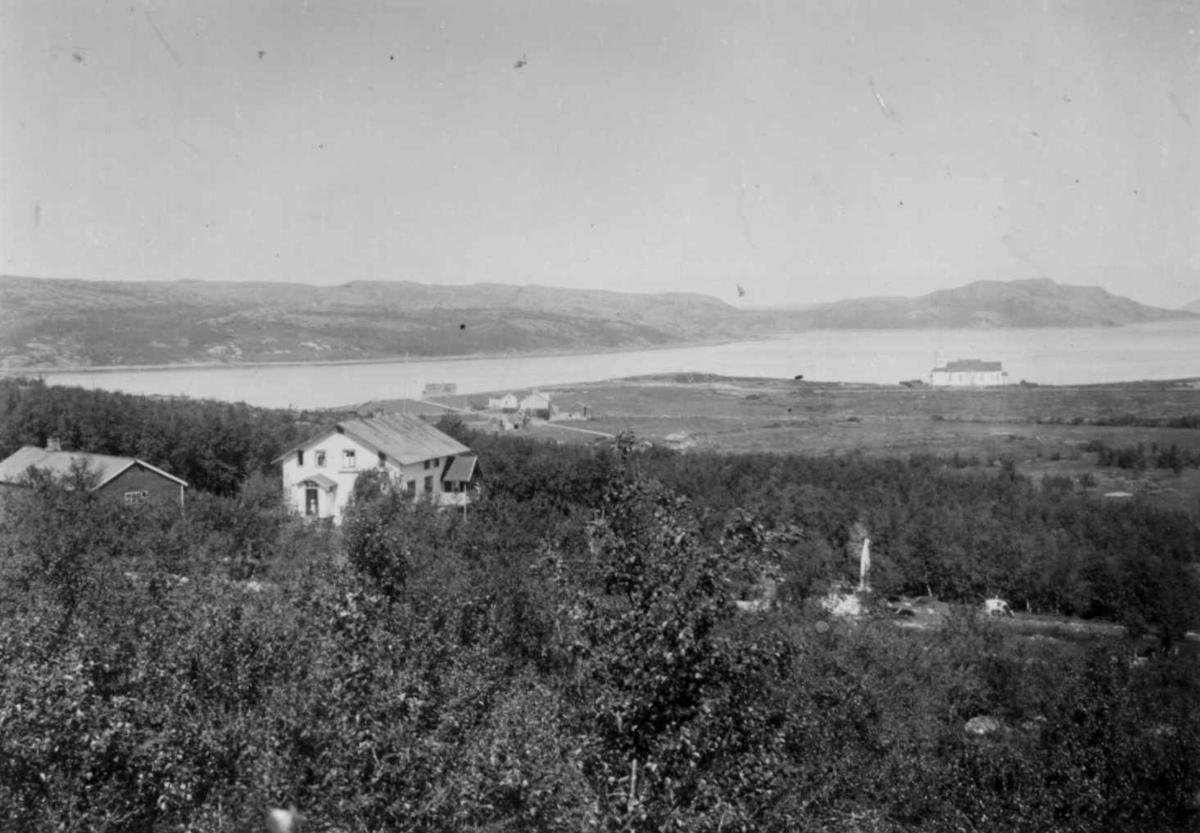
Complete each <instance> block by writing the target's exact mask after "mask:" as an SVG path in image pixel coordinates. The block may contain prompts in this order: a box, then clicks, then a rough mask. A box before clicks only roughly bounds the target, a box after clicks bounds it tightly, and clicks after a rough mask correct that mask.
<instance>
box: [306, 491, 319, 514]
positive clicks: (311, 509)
mask: <svg viewBox="0 0 1200 833" xmlns="http://www.w3.org/2000/svg"><path fill="white" fill-rule="evenodd" d="M317 494H318V492H317V490H316V489H314V488H312V487H309V488H307V489H305V490H304V514H305V515H309V516H310V517H316V514H317Z"/></svg>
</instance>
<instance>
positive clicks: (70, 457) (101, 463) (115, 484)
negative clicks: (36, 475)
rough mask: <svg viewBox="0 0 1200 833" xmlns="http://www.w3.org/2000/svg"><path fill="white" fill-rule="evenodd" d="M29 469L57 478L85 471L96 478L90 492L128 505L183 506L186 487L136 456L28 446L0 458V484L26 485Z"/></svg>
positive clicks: (176, 478)
mask: <svg viewBox="0 0 1200 833" xmlns="http://www.w3.org/2000/svg"><path fill="white" fill-rule="evenodd" d="M30 469H34V470H36V471H40V472H46V473H48V474H50V475H53V476H55V477H58V478H71V477H73V476H74V475H75V474H76V473H78V472H81V471H83V472H86V473H87V474H88V475H90V476H91V477H94V478H95V485H93V486H92V487H91V490H92V492H94V493H96V494H101V495H106V496H112V497H113V498H114V499H116V500H119V501H120V502H121V503H124V504H126V505H130V506H133V505H138V504H142V503H147V502H149V501H156V500H162V501H172V502H175V501H178V503H179V505H180V506H183V502H184V492H185V490H186V489H187V488H188V484H187V483H186V482H184V481H183V480H181V479H180V478H178V477H176V476H175V475H173V474H168V473H167V472H165V471H163V470H162V469H160V468H158V467H156V466H152V465H150V464H149V463H147V462H146V461H144V460H139V459H137V458H135V457H115V456H112V455H109V454H89V453H87V452H83V451H62V450H60V449H59V448H57V446H54V445H51V447H49V448H38V447H37V446H33V445H27V446H24V447H23V448H20V449H18V450H17V451H16V452H14V453H13V454H11V455H10V456H9V457H7V458H6V459H4V460H2V461H0V484H2V485H4V486H7V487H11V488H20V487H21V486H24V485H25V484H26V482H27V479H28V475H29V470H30Z"/></svg>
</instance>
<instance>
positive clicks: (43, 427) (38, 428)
mask: <svg viewBox="0 0 1200 833" xmlns="http://www.w3.org/2000/svg"><path fill="white" fill-rule="evenodd" d="M331 416H332V415H324V414H308V413H305V412H296V411H286V410H269V409H265V408H251V407H250V406H248V405H245V404H243V403H236V404H233V403H227V402H216V401H211V400H195V399H184V398H173V399H153V398H150V397H146V396H134V395H130V394H124V393H113V392H110V391H104V390H85V389H83V388H72V387H59V386H52V385H47V384H46V383H45V381H44V380H34V379H9V378H0V459H2V458H3V457H7V456H8V455H10V454H12V453H13V452H14V451H16V450H17V449H18V448H20V447H21V446H23V445H35V446H39V447H45V445H46V441H47V440H49V439H57V440H58V441H59V442H60V443H61V444H62V447H63V449H65V450H67V451H87V452H90V453H92V454H113V455H117V456H123V457H138V458H141V459H143V460H145V461H146V462H147V463H150V464H151V465H154V466H158V467H159V468H162V469H164V470H165V471H168V472H170V473H171V474H174V475H176V476H178V477H181V478H183V479H184V480H186V481H187V482H188V484H189V485H190V486H191V487H192V488H193V489H197V490H200V491H206V492H213V493H215V494H219V495H233V494H236V493H237V491H238V489H239V488H240V487H241V484H242V483H243V482H244V481H245V480H246V479H247V477H249V476H250V475H251V474H253V473H255V472H264V471H273V470H274V461H275V459H276V458H277V457H278V456H279V455H280V454H281V453H282V452H283V451H284V450H286V449H287V448H288V447H289V446H291V445H293V444H295V443H298V442H300V441H302V440H303V439H305V438H306V437H307V436H309V435H311V434H312V433H313V432H315V431H316V430H318V429H319V428H320V427H321V425H322V424H324V423H326V422H328V421H329V420H330V417H331Z"/></svg>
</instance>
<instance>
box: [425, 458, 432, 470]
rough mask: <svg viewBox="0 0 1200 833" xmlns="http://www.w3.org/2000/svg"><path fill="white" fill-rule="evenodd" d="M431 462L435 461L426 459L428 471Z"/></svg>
mask: <svg viewBox="0 0 1200 833" xmlns="http://www.w3.org/2000/svg"><path fill="white" fill-rule="evenodd" d="M431 462H433V461H432V460H426V461H425V469H426V471H428V470H429V464H430V463H431Z"/></svg>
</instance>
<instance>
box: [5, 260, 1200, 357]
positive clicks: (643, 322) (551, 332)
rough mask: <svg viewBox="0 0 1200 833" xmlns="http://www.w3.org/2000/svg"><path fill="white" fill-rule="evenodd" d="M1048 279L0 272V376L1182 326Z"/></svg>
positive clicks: (1180, 314)
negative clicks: (584, 285)
mask: <svg viewBox="0 0 1200 833" xmlns="http://www.w3.org/2000/svg"><path fill="white" fill-rule="evenodd" d="M1193 315H1194V314H1193V313H1190V312H1186V311H1183V310H1164V309H1158V308H1155V307H1148V306H1145V305H1143V304H1139V303H1136V302H1134V301H1131V300H1129V299H1128V298H1121V297H1117V296H1115V295H1110V294H1109V293H1107V292H1105V291H1104V290H1102V289H1098V288H1094V287H1080V286H1065V285H1061V284H1057V283H1054V282H1053V281H1049V280H1030V281H1012V282H1008V283H1003V282H999V281H979V282H976V283H972V284H969V285H967V286H963V287H960V288H958V289H952V290H946V291H941V292H933V293H930V294H929V295H923V296H921V297H919V298H864V299H858V300H848V301H838V302H836V303H832V304H821V305H817V306H812V307H805V308H778V309H761V308H760V309H737V308H735V307H732V306H730V305H728V304H726V303H724V302H722V301H719V300H717V299H716V298H711V297H708V296H705V295H697V294H690V293H666V294H658V295H635V294H628V293H619V292H607V291H599V290H574V289H555V288H551V287H544V286H510V285H504V284H476V285H473V286H431V285H427V284H420V283H411V282H382V281H380V282H374V281H356V282H353V283H348V284H345V285H343V286H329V287H323V286H321V287H319V286H311V285H308V284H278V283H232V282H228V283H210V282H204V281H174V282H162V283H121V282H103V281H78V280H46V279H41V278H18V277H0V367H7V368H30V369H36V368H50V367H88V366H104V365H117V366H129V365H164V364H195V363H213V362H218V363H219V362H230V363H234V362H271V361H332V360H366V359H384V358H392V357H399V356H404V355H406V354H407V355H409V356H412V357H413V358H427V357H438V356H468V355H495V354H503V353H509V352H514V353H515V352H521V353H537V352H552V351H562V352H572V351H589V350H607V349H638V348H645V347H659V346H669V345H682V344H689V343H692V344H694V343H699V342H703V341H717V340H736V339H746V338H752V337H754V336H757V335H763V334H766V333H771V332H794V331H800V330H809V329H847V328H855V329H898V328H912V329H918V328H959V327H1043V326H1044V327H1052V326H1072V327H1078V326H1113V325H1121V324H1131V323H1138V322H1145V321H1159V320H1164V319H1170V318H1188V317H1193Z"/></svg>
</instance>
